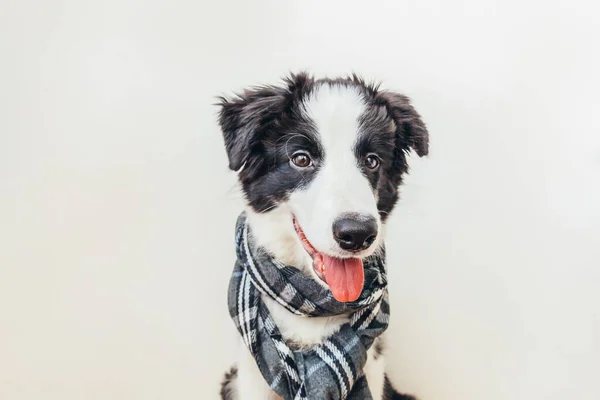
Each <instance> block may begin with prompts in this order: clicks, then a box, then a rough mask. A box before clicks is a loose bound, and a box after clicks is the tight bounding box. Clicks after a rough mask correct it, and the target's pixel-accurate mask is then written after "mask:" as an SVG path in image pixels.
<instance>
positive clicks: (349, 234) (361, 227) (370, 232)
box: [333, 214, 377, 251]
mask: <svg viewBox="0 0 600 400" xmlns="http://www.w3.org/2000/svg"><path fill="white" fill-rule="evenodd" d="M333 237H334V238H335V240H336V241H337V242H338V243H339V245H340V247H341V248H342V249H344V250H354V251H357V250H364V249H367V248H369V246H371V245H372V244H373V242H374V241H375V238H376V237H377V221H376V220H375V218H373V217H371V216H367V215H359V214H357V215H352V216H344V217H342V218H339V219H338V220H336V221H335V222H334V223H333Z"/></svg>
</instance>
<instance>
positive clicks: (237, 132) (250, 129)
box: [218, 73, 312, 171]
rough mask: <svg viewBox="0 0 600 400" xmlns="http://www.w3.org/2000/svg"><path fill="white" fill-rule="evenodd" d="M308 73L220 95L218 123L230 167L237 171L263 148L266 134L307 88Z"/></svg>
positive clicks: (310, 79)
mask: <svg viewBox="0 0 600 400" xmlns="http://www.w3.org/2000/svg"><path fill="white" fill-rule="evenodd" d="M309 81H312V78H310V77H309V76H308V75H306V74H304V73H301V74H297V75H291V76H290V77H289V78H286V79H285V80H284V82H285V84H286V85H285V86H283V87H277V86H259V87H254V88H251V89H248V90H245V91H244V92H243V93H242V94H239V95H237V96H235V97H234V98H230V99H227V98H224V97H222V98H220V102H219V104H218V105H219V106H220V108H221V109H220V112H219V125H220V126H221V130H222V131H223V139H224V140H225V149H226V151H227V157H228V158H229V168H230V169H232V170H233V171H238V170H239V169H240V168H242V166H243V165H244V164H245V163H246V162H247V161H248V158H249V156H250V155H251V154H252V153H253V151H257V150H259V149H260V146H261V141H262V139H263V138H264V136H265V134H266V133H267V132H268V131H269V130H271V129H273V128H274V127H276V125H277V121H278V120H279V119H280V117H281V116H282V115H283V113H284V112H286V110H287V109H288V108H289V107H290V103H291V102H293V101H294V97H300V96H301V95H302V94H303V93H304V90H306V87H307V85H308V84H309Z"/></svg>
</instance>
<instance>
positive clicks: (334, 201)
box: [289, 85, 381, 257]
mask: <svg viewBox="0 0 600 400" xmlns="http://www.w3.org/2000/svg"><path fill="white" fill-rule="evenodd" d="M304 107H305V112H306V114H307V116H308V118H309V119H310V120H312V121H313V123H314V126H315V127H316V129H317V132H318V136H319V139H320V142H321V146H322V148H323V151H324V159H323V160H322V161H320V165H319V171H318V172H317V175H316V176H315V178H314V179H313V181H312V182H311V183H310V185H309V186H308V187H307V188H306V189H304V190H301V191H296V192H294V193H292V195H291V196H290V200H289V205H290V207H291V208H292V211H293V212H294V214H295V215H296V217H297V219H298V222H299V223H300V225H301V226H302V229H303V230H304V233H305V234H306V236H307V238H308V240H309V241H310V242H311V243H312V245H313V246H314V247H315V248H316V249H317V250H318V251H320V252H324V253H327V254H329V255H332V256H336V255H338V256H341V257H343V256H344V252H343V251H342V249H341V248H340V247H339V245H338V244H337V242H336V241H335V240H334V238H333V222H334V221H335V220H336V219H338V218H339V217H340V216H341V215H342V214H345V213H360V214H363V215H367V216H372V217H374V218H376V219H377V221H378V225H379V226H381V223H380V219H379V214H378V211H377V201H376V198H375V194H374V192H373V190H372V188H371V186H370V184H369V181H368V180H367V178H366V177H365V176H364V175H363V173H362V172H361V169H360V166H359V165H358V160H357V158H356V154H355V145H356V142H357V138H358V135H359V125H358V121H359V117H360V116H361V115H362V113H363V112H364V110H365V105H364V101H363V99H362V98H361V95H360V94H359V93H358V92H357V91H356V90H355V89H353V88H348V87H344V86H341V85H339V86H329V85H323V86H321V87H320V88H319V89H318V90H317V91H315V92H314V93H312V94H311V95H310V97H309V98H308V99H306V100H305V101H304ZM376 248H377V244H376V243H374V244H373V245H372V246H371V247H370V248H369V249H368V250H367V251H366V252H365V254H364V255H368V254H370V253H372V252H373V251H374V250H375V249H376Z"/></svg>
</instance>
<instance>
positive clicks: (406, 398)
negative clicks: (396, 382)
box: [383, 375, 417, 400]
mask: <svg viewBox="0 0 600 400" xmlns="http://www.w3.org/2000/svg"><path fill="white" fill-rule="evenodd" d="M383 398H384V400H417V398H416V397H414V396H410V395H408V394H402V393H398V392H397V391H396V389H394V387H393V386H392V382H390V378H388V376H387V375H386V376H385V381H384V383H383Z"/></svg>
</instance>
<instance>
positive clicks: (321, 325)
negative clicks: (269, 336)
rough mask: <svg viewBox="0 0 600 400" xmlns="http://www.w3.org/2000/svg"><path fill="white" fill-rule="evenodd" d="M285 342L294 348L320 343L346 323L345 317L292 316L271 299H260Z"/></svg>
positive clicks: (346, 318) (346, 317)
mask: <svg viewBox="0 0 600 400" xmlns="http://www.w3.org/2000/svg"><path fill="white" fill-rule="evenodd" d="M262 300H263V301H264V303H265V305H266V306H267V308H268V309H269V312H270V313H271V316H272V317H273V320H274V321H275V324H276V325H277V327H278V328H279V331H280V332H281V335H282V336H283V338H284V339H285V340H286V342H287V343H288V344H289V345H290V346H291V347H295V348H300V347H308V346H313V345H315V344H319V343H322V342H323V340H324V339H325V338H327V337H328V336H331V335H332V334H334V333H335V332H337V331H338V330H339V328H340V326H342V325H343V324H344V323H346V322H348V316H347V315H338V316H334V317H312V318H309V317H303V316H299V315H295V314H292V313H291V312H289V311H287V310H286V309H285V308H283V307H282V306H280V305H279V304H278V303H277V302H276V301H274V300H273V299H271V298H268V297H264V296H263V299H262Z"/></svg>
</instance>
